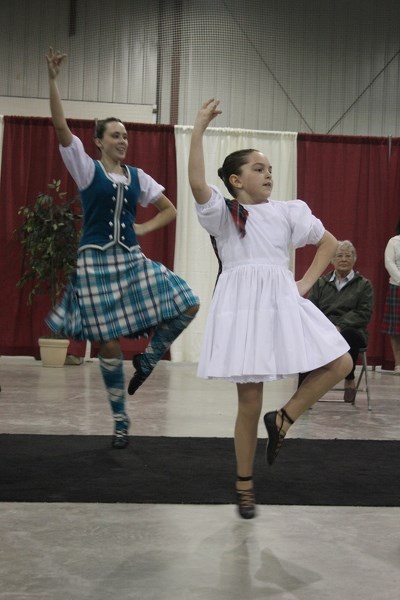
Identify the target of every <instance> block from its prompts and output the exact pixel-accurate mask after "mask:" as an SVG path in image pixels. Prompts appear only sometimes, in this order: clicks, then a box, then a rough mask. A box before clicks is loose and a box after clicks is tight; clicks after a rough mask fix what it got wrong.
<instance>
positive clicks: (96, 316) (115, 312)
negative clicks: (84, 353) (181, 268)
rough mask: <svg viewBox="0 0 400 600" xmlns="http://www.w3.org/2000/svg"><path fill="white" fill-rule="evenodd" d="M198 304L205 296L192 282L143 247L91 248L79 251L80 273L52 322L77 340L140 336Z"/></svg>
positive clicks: (57, 328) (55, 329)
mask: <svg viewBox="0 0 400 600" xmlns="http://www.w3.org/2000/svg"><path fill="white" fill-rule="evenodd" d="M196 304H199V298H198V297H197V296H196V295H195V294H194V292H192V290H191V289H190V287H189V286H188V284H187V283H186V282H185V281H184V280H183V279H181V278H180V277H178V275H176V274H175V273H173V272H172V271H170V270H169V269H167V268H166V267H165V266H164V265H163V264H161V263H158V262H154V261H152V260H149V259H148V258H146V257H145V256H144V254H143V253H142V251H141V250H140V248H135V249H134V250H132V251H131V252H128V251H125V250H123V249H122V248H121V247H120V246H117V245H115V246H112V247H111V248H108V249H107V250H104V251H103V250H97V249H95V248H87V249H85V250H83V251H82V252H80V253H79V255H78V264H77V270H76V273H75V275H74V276H73V277H72V278H71V280H70V282H69V284H68V286H67V288H66V290H65V292H64V295H63V297H62V299H61V301H60V303H59V304H58V306H56V308H55V309H54V310H53V311H52V312H51V313H50V314H49V315H48V317H47V319H46V323H47V325H48V326H49V327H50V329H52V330H53V331H54V332H56V333H59V334H61V335H64V336H66V337H69V338H73V339H77V340H90V341H109V340H114V339H117V338H119V337H130V338H137V337H143V336H146V335H148V334H149V333H150V332H151V330H152V329H153V328H154V327H155V326H156V325H158V324H159V323H160V322H162V321H166V320H168V319H173V318H175V317H177V316H179V315H180V314H181V313H183V312H184V311H186V310H187V309H188V308H189V307H190V306H193V305H196Z"/></svg>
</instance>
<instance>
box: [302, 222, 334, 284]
mask: <svg viewBox="0 0 400 600" xmlns="http://www.w3.org/2000/svg"><path fill="white" fill-rule="evenodd" d="M337 244H338V241H337V239H336V238H335V237H334V236H333V235H332V234H331V233H330V232H329V231H325V233H324V235H323V236H322V238H321V240H320V241H319V242H318V244H317V251H316V253H315V256H314V259H313V261H312V263H311V265H310V266H309V268H308V269H307V271H306V272H305V273H304V275H303V277H302V278H301V279H300V280H299V281H297V287H298V289H299V293H300V296H305V295H306V294H307V293H308V292H309V291H310V289H311V288H312V286H313V285H314V283H315V282H316V281H317V279H318V278H319V277H320V276H321V275H322V273H323V272H324V271H325V269H326V267H327V266H328V265H329V263H330V262H331V261H332V257H333V255H334V253H335V251H336V247H337Z"/></svg>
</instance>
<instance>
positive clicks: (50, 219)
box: [17, 180, 82, 307]
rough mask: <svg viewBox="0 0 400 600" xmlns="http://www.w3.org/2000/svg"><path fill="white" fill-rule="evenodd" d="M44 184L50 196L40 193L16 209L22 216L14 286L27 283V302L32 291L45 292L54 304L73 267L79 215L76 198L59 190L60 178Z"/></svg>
mask: <svg viewBox="0 0 400 600" xmlns="http://www.w3.org/2000/svg"><path fill="white" fill-rule="evenodd" d="M48 187H49V188H50V189H52V190H54V192H53V195H50V194H44V193H42V192H41V193H40V194H38V196H37V197H36V200H35V202H34V204H32V205H30V206H21V207H20V208H19V210H18V214H19V215H22V217H23V222H22V225H21V227H20V228H19V230H18V234H19V239H20V241H21V244H22V246H23V248H24V273H23V275H22V277H21V279H20V280H19V281H18V282H17V286H18V287H23V286H24V285H26V284H27V283H31V285H32V287H31V291H30V293H29V297H28V303H29V304H31V303H32V301H33V297H34V296H36V294H48V295H49V297H50V301H51V306H52V307H54V306H55V305H56V304H57V301H58V299H59V297H60V294H61V292H62V291H63V288H64V286H65V284H66V282H67V279H68V277H69V276H70V275H71V274H72V273H73V271H74V270H75V267H76V256H77V248H78V242H79V237H80V228H78V227H77V221H78V220H80V219H81V218H82V215H81V214H80V212H79V213H78V212H77V208H78V206H80V205H79V198H78V197H74V198H72V199H70V200H68V199H66V198H65V196H66V192H60V187H61V181H60V180H53V181H52V183H50V184H48Z"/></svg>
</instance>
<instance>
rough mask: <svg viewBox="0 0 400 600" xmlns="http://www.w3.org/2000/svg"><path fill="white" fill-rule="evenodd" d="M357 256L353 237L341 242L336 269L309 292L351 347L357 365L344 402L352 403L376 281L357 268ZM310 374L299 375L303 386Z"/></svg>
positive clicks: (352, 372)
mask: <svg viewBox="0 0 400 600" xmlns="http://www.w3.org/2000/svg"><path fill="white" fill-rule="evenodd" d="M356 259H357V253H356V249H355V248H354V246H353V244H352V243H351V242H350V241H349V240H344V241H341V242H339V243H338V247H337V250H336V253H335V256H334V257H333V259H332V264H333V266H334V271H331V272H330V273H327V274H326V275H323V276H322V277H320V278H319V279H318V281H317V282H316V283H315V284H314V286H313V287H312V288H311V290H310V293H309V295H308V298H309V300H311V302H313V303H314V304H315V305H316V306H317V307H318V308H319V309H320V310H321V311H322V312H323V313H324V315H326V316H327V317H328V319H329V320H330V321H332V323H333V324H334V325H336V327H337V328H338V330H339V331H340V333H341V334H342V336H343V337H344V338H345V340H346V341H347V343H348V344H349V346H350V350H349V353H350V355H351V357H352V359H353V368H352V370H351V371H350V373H349V374H348V375H347V377H346V379H345V389H344V401H345V402H351V403H353V402H354V400H355V397H356V390H355V383H354V369H355V366H356V362H357V358H358V355H359V351H360V348H362V347H363V346H364V347H365V346H366V345H367V342H368V332H367V327H368V323H369V321H370V319H371V315H372V310H373V305H374V289H373V287H372V283H371V282H370V281H369V279H366V278H365V277H363V276H362V275H360V273H358V272H357V271H354V270H353V267H354V264H355V262H356ZM307 375H308V373H300V374H299V385H301V383H302V381H303V380H304V379H305V378H306V377H307Z"/></svg>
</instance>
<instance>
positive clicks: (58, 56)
mask: <svg viewBox="0 0 400 600" xmlns="http://www.w3.org/2000/svg"><path fill="white" fill-rule="evenodd" d="M66 57H67V55H66V54H63V53H62V52H60V51H59V50H57V52H54V50H53V48H52V47H51V46H50V47H49V51H48V53H47V54H46V59H47V68H48V70H49V77H50V79H55V78H56V77H57V75H58V74H59V72H60V68H61V64H62V62H63V60H64V59H65V58H66Z"/></svg>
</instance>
